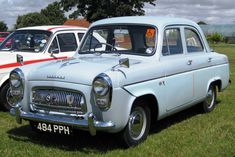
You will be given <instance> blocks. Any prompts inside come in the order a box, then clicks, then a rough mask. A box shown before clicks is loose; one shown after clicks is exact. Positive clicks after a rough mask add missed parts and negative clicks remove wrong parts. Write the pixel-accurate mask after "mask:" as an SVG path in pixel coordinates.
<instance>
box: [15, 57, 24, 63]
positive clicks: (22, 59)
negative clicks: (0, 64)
mask: <svg viewBox="0 0 235 157" xmlns="http://www.w3.org/2000/svg"><path fill="white" fill-rule="evenodd" d="M16 62H17V63H20V65H24V57H23V56H21V55H19V54H17V55H16Z"/></svg>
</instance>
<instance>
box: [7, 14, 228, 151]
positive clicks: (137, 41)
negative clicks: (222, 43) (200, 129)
mask: <svg viewBox="0 0 235 157" xmlns="http://www.w3.org/2000/svg"><path fill="white" fill-rule="evenodd" d="M95 33H98V34H100V36H102V37H103V38H104V39H105V42H99V41H97V40H95V39H94V38H93V34H95ZM10 84H11V92H12V95H13V96H14V98H15V101H16V102H17V105H16V107H15V108H13V109H12V110H11V113H12V114H13V115H15V116H16V120H17V122H18V123H21V121H22V119H24V120H28V121H29V122H30V124H31V126H32V127H33V128H34V129H37V130H40V131H45V132H51V133H60V134H70V133H71V131H72V130H73V129H83V130H88V131H89V132H90V134H91V135H95V134H96V131H105V132H109V133H118V134H119V135H120V136H121V138H119V139H122V140H123V143H124V144H125V145H126V146H128V147H129V146H134V145H137V144H138V143H140V142H142V141H143V140H145V139H146V137H147V135H148V133H149V129H150V125H155V124H154V122H155V121H156V120H159V119H162V118H164V117H167V116H169V115H171V114H173V113H176V112H179V111H181V110H183V109H186V108H189V107H191V106H193V105H196V104H199V105H201V106H202V109H203V110H204V111H205V112H210V111H212V110H213V109H214V107H215V105H216V93H217V91H222V90H223V89H225V88H226V87H227V86H228V84H229V63H228V58H227V57H226V56H225V55H223V54H219V53H216V52H211V50H210V48H209V46H208V43H207V41H206V39H205V36H204V35H203V32H202V30H201V29H200V27H199V26H198V25H197V24H196V23H194V22H192V21H190V20H186V19H181V18H169V17H144V16H143V17H117V18H109V19H104V20H100V21H97V22H95V23H93V24H92V26H91V27H90V28H89V30H88V32H87V33H86V35H85V36H84V38H83V40H82V43H81V45H80V47H79V51H78V53H77V54H76V55H75V56H74V58H71V59H64V60H57V61H51V62H44V63H40V64H35V65H33V66H24V67H21V68H17V69H15V70H13V71H12V72H11V74H10Z"/></svg>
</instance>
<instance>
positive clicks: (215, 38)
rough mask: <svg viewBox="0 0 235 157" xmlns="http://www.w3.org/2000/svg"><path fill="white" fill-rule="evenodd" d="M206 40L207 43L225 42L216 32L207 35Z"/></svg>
mask: <svg viewBox="0 0 235 157" xmlns="http://www.w3.org/2000/svg"><path fill="white" fill-rule="evenodd" d="M206 38H207V41H209V42H210V43H218V42H222V41H223V40H224V37H223V35H222V34H220V33H218V32H215V33H213V34H211V35H207V37H206Z"/></svg>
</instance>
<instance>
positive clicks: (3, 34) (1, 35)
mask: <svg viewBox="0 0 235 157" xmlns="http://www.w3.org/2000/svg"><path fill="white" fill-rule="evenodd" d="M9 34H10V32H0V44H1V43H2V42H3V40H4V39H5V38H6V37H7V36H8V35H9Z"/></svg>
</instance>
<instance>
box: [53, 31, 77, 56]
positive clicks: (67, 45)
mask: <svg viewBox="0 0 235 157" xmlns="http://www.w3.org/2000/svg"><path fill="white" fill-rule="evenodd" d="M57 38H58V41H59V45H60V52H68V51H76V49H77V47H78V45H77V42H76V38H75V35H74V33H63V34H58V35H57Z"/></svg>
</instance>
